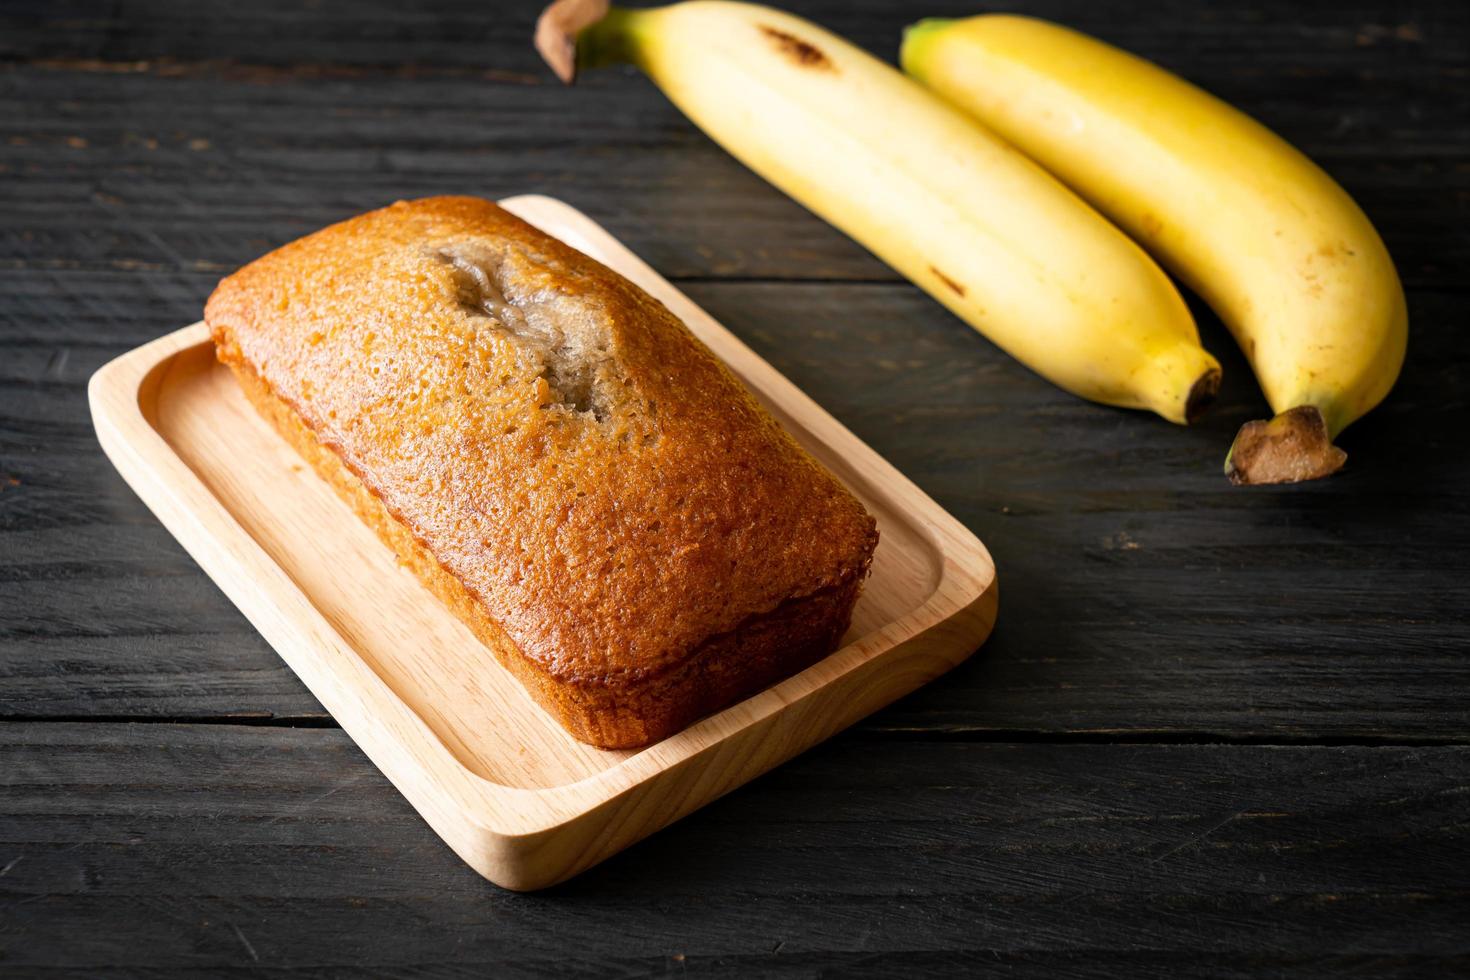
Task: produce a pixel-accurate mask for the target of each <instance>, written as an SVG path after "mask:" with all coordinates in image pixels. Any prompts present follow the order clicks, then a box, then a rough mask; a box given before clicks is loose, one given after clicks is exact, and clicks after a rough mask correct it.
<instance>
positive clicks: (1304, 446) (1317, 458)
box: [1225, 405, 1347, 486]
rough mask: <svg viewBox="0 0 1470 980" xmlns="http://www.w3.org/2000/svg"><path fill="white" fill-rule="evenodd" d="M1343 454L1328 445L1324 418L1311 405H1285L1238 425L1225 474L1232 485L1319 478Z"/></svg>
mask: <svg viewBox="0 0 1470 980" xmlns="http://www.w3.org/2000/svg"><path fill="white" fill-rule="evenodd" d="M1345 462H1347V453H1345V452H1343V451H1342V450H1341V449H1338V448H1337V447H1336V446H1334V445H1333V444H1332V439H1331V437H1329V436H1328V434H1327V423H1326V422H1325V421H1323V419H1322V413H1321V412H1320V411H1319V410H1318V409H1317V407H1316V406H1314V405H1298V406H1296V407H1295V408H1289V409H1287V410H1286V411H1284V412H1282V413H1281V414H1280V415H1277V416H1276V417H1275V418H1273V419H1271V420H1270V421H1269V422H1265V421H1257V422H1247V423H1246V424H1245V425H1243V426H1241V427H1240V432H1239V434H1237V435H1236V437H1235V443H1234V445H1232V446H1231V447H1230V454H1229V455H1228V456H1226V457H1225V475H1226V476H1227V477H1229V478H1230V482H1231V483H1234V484H1235V485H1236V486H1259V485H1264V484H1271V483H1301V482H1303V481H1306V480H1320V479H1321V478H1322V477H1324V476H1331V475H1332V474H1333V473H1336V472H1337V471H1338V470H1340V469H1342V464H1343V463H1345Z"/></svg>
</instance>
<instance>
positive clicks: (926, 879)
mask: <svg viewBox="0 0 1470 980" xmlns="http://www.w3.org/2000/svg"><path fill="white" fill-rule="evenodd" d="M113 732H114V738H113V739H112V740H111V741H110V742H108V743H106V744H102V743H99V741H98V740H97V737H96V732H95V729H94V726H90V725H40V724H31V725H6V726H0V772H3V773H4V774H5V781H6V789H5V795H6V800H7V805H6V807H5V810H4V816H3V817H0V848H3V849H0V867H3V868H5V869H6V872H5V875H4V877H3V878H0V893H3V896H4V901H5V903H6V906H5V907H6V912H5V914H4V918H3V919H0V950H3V953H4V956H5V959H4V960H3V961H0V962H4V963H5V964H6V967H7V969H8V970H11V969H13V970H21V971H24V970H25V969H26V968H29V967H36V966H41V965H46V966H50V967H62V968H70V969H72V970H75V971H78V972H80V971H84V970H88V969H91V970H98V969H101V968H103V967H108V968H123V969H126V970H129V971H131V972H132V973H134V974H138V973H143V972H145V971H148V970H178V969H189V968H194V969H198V968H200V967H201V966H203V965H206V964H207V965H209V966H210V967H214V968H225V967H235V968H240V969H247V968H248V969H261V970H270V969H281V970H285V969H289V968H292V967H294V968H297V969H299V970H302V971H303V972H328V971H339V970H348V969H352V968H354V967H356V968H363V967H368V966H371V967H374V968H376V969H378V970H382V971H387V972H401V973H404V974H412V975H416V976H417V975H427V976H448V975H465V974H468V973H474V972H477V971H478V972H479V973H480V974H481V975H483V973H485V972H487V971H488V972H493V973H495V975H497V976H500V975H516V976H531V975H540V974H541V973H543V972H544V971H546V970H548V968H551V967H553V966H554V968H555V970H556V972H557V974H558V975H567V974H570V975H574V976H607V975H610V974H611V975H624V974H626V975H641V974H660V973H663V972H666V971H667V972H674V973H677V972H679V970H680V969H681V968H682V969H683V970H687V971H689V972H691V973H703V974H706V975H713V976H754V975H760V976H765V975H774V976H810V975H814V974H815V973H817V972H818V971H819V970H821V969H835V970H837V971H839V972H842V973H844V974H846V973H853V974H856V975H862V976H884V975H893V974H894V973H895V972H901V973H903V974H904V975H906V976H943V975H955V974H957V973H958V974H963V973H967V972H969V971H972V970H977V969H980V968H982V967H986V966H990V967H992V968H1007V969H1010V970H1016V971H1019V972H1020V973H1021V974H1022V975H1026V976H1052V977H1056V976H1062V977H1067V976H1086V975H1096V974H1097V973H1099V972H1106V971H1107V970H1108V969H1109V968H1126V970H1127V971H1128V972H1129V975H1131V976H1139V977H1170V976H1177V975H1178V974H1179V972H1180V971H1181V970H1182V971H1183V972H1187V973H1189V974H1190V975H1192V976H1242V975H1256V976H1260V975H1265V974H1270V975H1278V974H1285V973H1289V972H1296V970H1297V969H1299V968H1301V967H1302V966H1303V965H1310V966H1311V968H1310V969H1308V970H1307V971H1306V972H1308V973H1313V972H1315V973H1316V974H1318V975H1328V974H1330V973H1333V972H1336V971H1348V972H1352V973H1353V975H1359V974H1361V975H1365V976H1386V975H1392V974H1395V973H1397V972H1399V970H1401V969H1402V968H1403V967H1405V966H1412V965H1413V964H1414V963H1415V962H1416V961H1417V962H1419V963H1421V964H1423V965H1425V966H1428V965H1430V964H1433V965H1435V966H1436V967H1438V968H1441V969H1443V970H1450V969H1452V968H1453V966H1454V964H1456V963H1458V964H1460V966H1462V967H1463V966H1464V965H1466V964H1467V962H1470V960H1467V957H1470V934H1467V932H1466V930H1465V928H1464V922H1465V920H1466V918H1467V917H1470V873H1467V869H1470V837H1467V829H1466V828H1467V826H1470V796H1467V794H1466V792H1465V782H1466V778H1467V775H1470V749H1466V748H1464V747H1447V748H1389V749H1364V748H1266V747H1232V746H1182V747H1180V746H1137V745H1110V746H1048V745H1014V744H994V745H966V744H943V743H941V744H930V745H926V746H922V747H919V746H915V745H914V744H911V743H890V742H882V741H878V742H874V741H872V740H868V739H859V738H850V737H844V738H839V739H838V740H837V741H835V742H832V743H828V744H827V745H826V746H823V747H820V748H818V749H816V750H814V751H813V752H811V753H809V754H807V755H805V756H803V757H801V758H800V759H797V760H795V761H794V762H793V763H791V764H789V765H787V766H785V767H783V768H782V769H779V770H777V771H776V772H774V773H772V774H770V775H768V776H766V777H763V778H762V779H760V780H758V781H757V782H755V783H753V784H751V785H750V786H749V787H748V788H747V789H746V790H744V791H742V792H741V793H739V794H737V795H735V796H732V797H729V798H727V799H725V800H723V801H721V802H719V803H716V804H714V805H712V806H711V807H710V808H708V809H707V810H706V811H705V812H704V813H703V814H702V815H701V816H700V817H699V818H697V819H695V820H690V821H686V822H684V823H682V824H679V825H676V826H675V827H673V828H670V829H669V830H668V831H666V832H665V833H663V834H661V835H659V836H657V837H655V838H652V839H650V840H648V841H646V842H644V843H643V844H640V845H639V846H638V847H636V848H634V849H633V850H631V851H629V852H627V853H626V854H624V855H622V856H620V857H618V858H615V859H614V860H612V861H610V862H608V863H606V864H604V865H603V866H601V867H600V868H597V869H594V870H593V871H591V872H589V873H588V874H586V875H583V876H582V877H580V878H578V879H576V880H575V881H573V882H570V883H568V884H566V885H563V886H560V887H559V888H556V889H554V890H552V891H549V892H544V893H540V894H538V895H534V896H524V895H514V894H511V893H507V892H503V891H500V890H498V889H496V888H494V887H493V886H490V885H488V884H486V883H484V882H482V881H480V880H479V879H477V878H475V877H474V876H473V875H469V874H465V873H463V871H462V869H461V868H460V867H459V865H458V861H457V859H456V858H455V857H454V855H453V854H451V853H450V852H449V851H448V850H447V849H446V848H445V847H443V846H442V845H441V844H440V843H439V842H438V841H437V840H436V839H435V838H434V837H433V835H432V834H430V833H429V832H428V831H427V830H426V829H425V828H424V827H423V826H422V824H421V822H420V821H419V819H418V817H417V815H416V814H414V813H413V811H412V810H411V809H410V808H409V807H408V806H407V805H406V804H405V803H404V802H403V800H402V799H401V798H400V797H399V796H398V795H397V793H396V792H395V791H394V790H393V789H392V788H391V787H390V786H389V785H388V784H387V783H386V782H385V781H384V780H383V779H382V778H381V777H380V776H379V775H378V774H377V772H376V771H375V770H374V769H373V767H372V765H371V764H370V763H369V762H368V761H367V760H366V759H365V758H363V757H362V755H361V754H360V752H359V751H358V750H357V749H356V747H355V746H353V744H352V743H351V742H350V741H349V740H348V739H347V738H346V737H345V736H344V735H342V734H341V733H339V732H333V731H291V730H275V729H247V728H240V727H235V726H174V725H135V726H118V727H116V728H115V729H113ZM120 773H126V776H125V777H120ZM874 786H882V787H884V791H883V792H880V793H875V792H873V791H872V789H873V787H874ZM674 867H677V868H678V873H677V874H671V873H670V869H671V868H674ZM302 921H306V922H309V923H310V928H302V927H301V926H300V923H301V922H302ZM97 923H106V924H108V925H109V928H102V929H99V928H96V924H97ZM1200 956H1204V957H1206V959H1203V960H1200V959H1196V957H1200Z"/></svg>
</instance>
